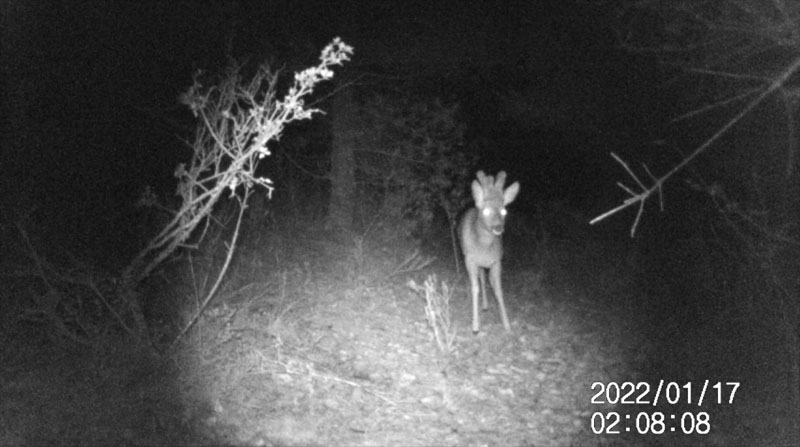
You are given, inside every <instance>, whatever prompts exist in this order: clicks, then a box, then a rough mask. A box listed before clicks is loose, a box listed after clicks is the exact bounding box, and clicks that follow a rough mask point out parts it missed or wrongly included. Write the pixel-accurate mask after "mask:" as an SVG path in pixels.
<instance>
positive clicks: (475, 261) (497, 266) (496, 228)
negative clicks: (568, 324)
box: [458, 171, 519, 335]
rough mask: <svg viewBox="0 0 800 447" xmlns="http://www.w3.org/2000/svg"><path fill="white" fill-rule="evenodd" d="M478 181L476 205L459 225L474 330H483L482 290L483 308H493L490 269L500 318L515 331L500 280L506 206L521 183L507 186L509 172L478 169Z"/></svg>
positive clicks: (474, 191) (474, 189)
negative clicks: (488, 287)
mask: <svg viewBox="0 0 800 447" xmlns="http://www.w3.org/2000/svg"><path fill="white" fill-rule="evenodd" d="M477 177H478V178H477V180H473V181H472V185H471V186H472V198H473V199H474V200H475V207H474V208H470V209H469V210H467V212H466V213H465V214H464V217H462V218H461V223H460V224H459V226H458V233H459V239H460V241H461V251H462V252H463V253H464V266H465V267H466V270H467V275H468V276H469V285H470V290H471V292H472V332H473V334H475V335H477V334H478V332H480V316H479V315H478V290H480V292H481V294H482V296H483V310H484V311H485V310H486V309H488V308H489V303H488V302H487V301H486V283H485V279H484V272H483V270H484V269H488V270H489V282H490V283H491V285H492V290H494V296H495V298H496V299H497V303H498V305H499V307H500V317H501V318H502V320H503V327H504V328H505V330H506V331H510V330H511V325H509V323H508V315H507V314H506V305H505V302H503V286H502V284H501V282H500V276H501V273H502V265H501V260H502V258H503V231H504V229H505V228H504V224H505V220H506V214H507V212H506V205H508V204H509V203H511V202H513V201H514V199H515V198H517V194H518V193H519V182H514V184H512V185H511V186H509V187H508V188H506V189H505V190H504V189H503V185H504V184H505V181H506V173H505V171H500V172H499V173H498V174H497V179H495V178H493V177H492V176H491V175H486V174H484V172H483V171H478V174H477Z"/></svg>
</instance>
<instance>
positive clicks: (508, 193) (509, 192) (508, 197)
mask: <svg viewBox="0 0 800 447" xmlns="http://www.w3.org/2000/svg"><path fill="white" fill-rule="evenodd" d="M517 194H519V182H514V184H512V185H511V186H509V187H508V188H506V190H505V191H503V204H504V205H508V204H509V203H511V202H513V201H514V199H516V198H517Z"/></svg>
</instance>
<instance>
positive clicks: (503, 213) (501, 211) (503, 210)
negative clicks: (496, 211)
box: [500, 208, 507, 217]
mask: <svg viewBox="0 0 800 447" xmlns="http://www.w3.org/2000/svg"><path fill="white" fill-rule="evenodd" d="M506 213H507V211H506V209H505V208H503V209H501V210H500V215H501V216H503V217H506Z"/></svg>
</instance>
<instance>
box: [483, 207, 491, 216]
mask: <svg viewBox="0 0 800 447" xmlns="http://www.w3.org/2000/svg"><path fill="white" fill-rule="evenodd" d="M490 214H492V210H491V208H484V209H483V215H484V216H489V215H490Z"/></svg>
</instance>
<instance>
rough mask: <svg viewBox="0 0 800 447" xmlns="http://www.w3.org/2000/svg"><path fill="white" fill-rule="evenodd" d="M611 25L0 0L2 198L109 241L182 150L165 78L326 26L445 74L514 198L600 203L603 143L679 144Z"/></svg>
mask: <svg viewBox="0 0 800 447" xmlns="http://www.w3.org/2000/svg"><path fill="white" fill-rule="evenodd" d="M614 25H615V18H614V11H613V10H612V9H611V8H609V7H607V6H604V5H602V4H596V5H594V4H592V3H590V2H569V1H536V2H529V1H523V2H503V3H502V4H497V3H496V2H480V1H468V2H425V1H420V2H413V1H412V2H405V1H404V2H355V1H351V2H276V1H273V2H199V3H197V2H180V1H178V2H173V1H170V2H142V3H140V2H111V3H106V2H91V1H81V2H6V6H5V24H4V26H3V28H4V39H3V41H4V56H3V59H4V63H3V69H4V73H3V74H4V76H3V77H4V79H5V89H4V95H5V98H4V101H3V103H4V104H5V107H6V109H5V111H4V112H5V113H4V114H3V116H4V125H3V127H4V128H5V129H6V131H5V132H4V135H5V143H4V144H3V156H2V160H3V162H2V168H1V169H2V173H3V184H2V187H3V190H4V194H3V204H4V207H6V208H5V209H9V207H11V208H17V209H18V208H19V207H18V206H17V205H20V204H22V205H23V206H22V208H23V209H25V208H28V207H36V209H37V216H39V217H38V221H39V223H41V224H44V225H45V226H46V227H48V228H52V229H53V230H55V233H51V235H53V236H55V235H56V234H61V235H64V236H65V238H64V240H62V241H60V243H62V244H66V245H68V246H69V245H71V244H74V243H81V244H83V245H84V246H86V245H95V244H97V243H98V241H102V240H106V242H103V243H101V245H105V246H106V247H107V246H108V244H112V245H113V241H114V240H118V239H119V238H124V237H126V235H125V234H124V231H123V229H121V228H120V227H121V226H124V224H125V222H126V221H128V220H129V219H128V215H127V214H126V213H127V210H129V209H130V208H131V206H132V204H133V203H135V201H136V199H137V198H138V196H139V194H141V192H142V190H143V187H144V185H152V186H154V187H156V189H157V190H158V191H171V190H173V188H174V181H173V178H172V172H173V171H174V168H175V166H176V165H177V163H179V162H180V161H185V160H187V159H188V156H189V154H190V152H189V150H188V147H187V146H186V145H185V144H184V143H183V142H182V141H181V139H187V138H190V136H191V134H192V128H193V121H192V117H191V114H190V113H189V111H188V110H187V109H186V107H185V106H183V105H180V104H179V103H178V101H177V96H178V95H179V94H180V92H182V91H184V90H185V89H186V87H187V86H188V85H189V84H190V82H191V75H192V74H193V72H194V71H195V70H197V69H205V70H208V71H210V72H218V71H220V70H221V69H222V68H224V66H225V64H226V63H227V57H228V56H232V57H235V58H237V59H239V60H249V61H251V62H254V63H260V62H262V61H265V60H270V61H274V64H275V65H276V66H278V67H280V66H285V67H286V71H292V70H293V69H296V68H299V67H305V66H309V65H311V64H313V63H314V62H315V61H316V58H317V57H318V55H319V51H320V50H321V48H322V47H324V46H325V45H326V44H327V43H328V42H330V40H331V39H332V38H333V37H335V36H340V37H342V39H343V40H344V41H345V42H347V43H348V44H350V45H352V46H353V47H355V56H354V58H353V61H352V62H351V63H349V64H348V66H347V67H345V69H347V70H351V72H357V73H367V74H369V75H370V76H374V77H376V78H378V79H380V77H382V76H383V77H386V78H387V79H388V78H397V77H400V78H407V79H411V80H412V81H413V80H415V79H416V80H419V81H420V82H425V81H426V80H430V79H436V82H438V83H439V85H445V86H446V87H445V88H442V87H439V89H440V91H443V96H448V97H447V98H445V99H447V100H450V101H458V103H459V104H460V106H461V111H462V113H463V119H464V121H465V122H466V125H467V138H468V139H470V140H475V141H477V140H480V141H486V142H488V144H487V145H488V146H491V151H490V152H488V153H486V154H484V156H483V159H482V160H481V162H482V166H486V167H487V168H488V169H490V170H496V169H506V170H508V171H510V174H511V176H512V177H516V178H520V179H522V183H523V184H524V190H525V194H523V195H521V198H522V199H523V201H522V202H520V206H523V207H524V206H525V202H527V203H528V205H531V204H533V203H534V202H536V201H541V200H550V199H553V200H561V201H565V202H569V203H573V204H574V205H575V206H576V207H578V208H581V209H583V210H584V211H586V212H587V213H599V212H601V211H604V210H605V209H608V208H610V207H612V206H613V205H615V204H616V203H618V202H619V200H620V199H621V198H623V197H624V193H622V191H621V190H619V189H618V188H617V187H616V186H615V185H614V183H615V181H617V180H619V179H622V178H624V174H623V173H622V171H621V169H620V168H619V166H618V165H617V164H616V163H614V162H613V160H612V159H611V158H610V157H609V155H608V154H609V152H610V151H612V150H613V151H616V152H618V153H620V154H622V155H625V156H635V157H636V158H637V159H642V160H647V161H648V163H650V166H651V168H653V169H654V171H655V172H663V170H664V169H665V168H666V167H667V163H674V162H675V161H676V160H678V159H679V155H678V154H677V153H676V152H674V151H672V152H669V153H666V154H664V153H663V152H664V149H663V148H661V147H659V146H656V145H653V144H652V141H654V140H656V139H658V138H659V132H660V129H661V128H662V127H663V126H662V123H664V122H665V120H666V117H668V116H670V111H669V110H670V107H672V102H673V101H674V96H673V95H672V94H671V93H672V92H670V91H669V88H670V85H669V84H667V83H666V81H667V80H669V79H670V78H669V77H667V75H666V74H665V73H664V72H665V71H666V70H665V69H663V68H661V66H659V65H658V64H657V63H656V61H655V59H654V58H653V57H651V56H646V55H638V56H637V55H631V54H630V53H627V52H625V51H622V50H620V49H619V48H617V46H616V43H617V42H616V35H615V33H614V31H613V29H614V28H613V27H614ZM378 82H380V81H378ZM444 90H446V91H444ZM508 97H514V98H517V99H518V101H516V103H514V104H511V105H510V103H509V102H508V101H504V100H502V99H499V98H508ZM323 99H324V98H323ZM520 105H523V106H524V107H522V108H520ZM324 107H325V105H323V108H324ZM515 107H516V108H515ZM658 152H662V153H658ZM659 165H661V166H659ZM659 168H660V169H659ZM276 180H278V184H279V183H280V179H276ZM279 186H280V185H279ZM278 193H280V189H279V191H278ZM624 225H627V223H625V224H624ZM619 228H622V227H619ZM115 231H117V232H119V231H123V234H119V233H115ZM615 231H616V227H615ZM48 232H49V231H48ZM109 232H110V233H109ZM107 249H108V248H106V249H103V250H102V251H106V250H107Z"/></svg>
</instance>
